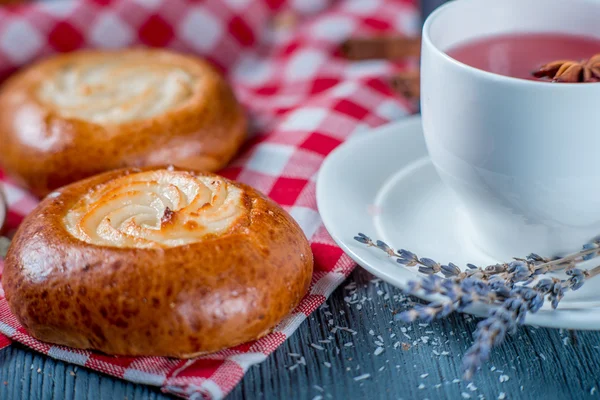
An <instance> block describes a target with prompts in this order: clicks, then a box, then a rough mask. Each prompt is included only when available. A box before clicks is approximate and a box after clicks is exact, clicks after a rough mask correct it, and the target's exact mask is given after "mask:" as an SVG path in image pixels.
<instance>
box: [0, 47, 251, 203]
mask: <svg viewBox="0 0 600 400" xmlns="http://www.w3.org/2000/svg"><path fill="white" fill-rule="evenodd" d="M245 135H246V118H245V116H244V113H243V110H242V108H241V106H240V105H239V104H238V102H237V100H236V98H235V96H234V93H233V92H232V90H231V88H230V86H229V85H228V84H227V82H225V80H224V79H223V78H222V77H221V75H220V74H219V73H217V72H216V71H215V70H214V69H213V68H212V67H211V66H210V65H209V64H208V63H207V62H205V61H203V60H202V59H199V58H196V57H193V56H187V55H183V54H178V53H174V52H171V51H167V50H159V49H128V50H120V51H98V50H96V51H94V50H86V51H78V52H73V53H67V54H62V55H57V56H53V57H51V58H49V59H46V60H44V61H41V62H39V63H37V64H34V65H32V66H30V67H29V68H26V69H25V70H23V71H21V72H19V73H17V74H15V75H14V76H12V77H11V78H10V79H9V80H8V81H7V82H6V83H5V84H4V85H3V87H2V90H1V91H0V164H2V165H3V167H4V169H5V170H6V171H7V172H8V173H9V174H11V175H12V176H13V177H14V178H15V179H16V180H17V181H19V182H20V183H21V184H22V185H24V186H25V187H27V188H29V190H30V191H32V192H33V193H34V194H35V195H37V196H40V197H42V196H44V195H46V194H47V193H49V192H50V191H52V190H54V189H56V188H59V187H61V186H64V185H66V184H68V183H71V182H75V181H77V180H80V179H83V178H86V177H89V176H92V175H94V174H97V173H100V172H105V171H109V170H112V169H117V168H123V167H142V166H151V165H164V164H174V165H177V166H180V167H182V168H190V169H200V170H206V171H216V170H219V169H221V168H222V167H224V166H225V165H226V164H227V163H228V162H229V161H230V160H231V159H232V157H233V156H234V155H235V154H236V152H237V150H238V149H239V147H240V146H241V144H242V142H243V141H244V138H245Z"/></svg>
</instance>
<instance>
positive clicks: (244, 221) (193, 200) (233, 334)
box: [2, 168, 313, 358]
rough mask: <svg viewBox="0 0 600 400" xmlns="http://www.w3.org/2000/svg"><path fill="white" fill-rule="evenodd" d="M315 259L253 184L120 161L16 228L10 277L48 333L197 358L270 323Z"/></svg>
mask: <svg viewBox="0 0 600 400" xmlns="http://www.w3.org/2000/svg"><path fill="white" fill-rule="evenodd" d="M312 269H313V258H312V253H311V249H310V246H309V243H308V241H307V240H306V237H305V236H304V234H303V232H302V230H301V229H300V227H299V226H298V224H297V223H296V222H295V221H294V220H293V219H292V218H291V217H290V215H289V214H287V213H286V212H285V211H284V210H283V209H282V208H281V207H279V206H278V205H277V204H275V203H274V202H272V201H271V200H269V199H267V198H266V197H264V196H263V195H261V194H260V193H258V192H257V191H255V190H254V189H252V188H250V187H248V186H246V185H243V184H240V183H235V182H232V181H230V180H227V179H225V178H223V177H220V176H218V175H214V174H211V173H200V172H193V171H189V170H181V169H177V168H145V169H123V170H117V171H112V172H107V173H103V174H100V175H97V176H94V177H91V178H88V179H86V180H83V181H80V182H76V183H73V184H71V185H68V186H66V187H64V188H61V189H60V190H58V191H56V192H53V193H51V194H50V195H49V196H47V197H46V198H45V199H44V200H43V201H42V202H41V203H40V204H39V206H38V207H37V208H36V209H35V210H34V211H33V212H31V214H29V215H28V216H27V217H26V218H25V220H24V221H23V223H22V224H21V226H20V227H19V229H18V231H17V233H16V235H15V237H14V239H13V242H12V244H11V246H10V248H9V251H8V254H7V256H6V259H5V264H4V273H3V277H2V284H3V287H4V290H5V292H6V298H7V300H8V303H9V305H10V307H11V310H12V312H13V313H14V315H15V316H16V317H17V319H18V320H19V321H20V322H21V324H22V325H23V326H24V327H25V328H26V329H27V330H28V332H29V333H30V334H31V335H32V336H34V337H35V338H37V339H39V340H42V341H45V342H50V343H55V344H61V345H66V346H70V347H74V348H80V349H94V350H98V351H101V352H104V353H107V354H114V355H128V356H171V357H180V358H188V357H192V356H196V355H199V354H203V353H210V352H214V351H218V350H221V349H223V348H227V347H231V346H235V345H238V344H241V343H244V342H248V341H250V340H253V339H257V338H259V337H261V336H263V335H265V334H267V333H268V332H270V331H271V330H272V329H273V328H274V327H275V325H277V324H278V323H279V322H280V321H281V320H282V319H283V317H284V316H286V315H287V314H288V313H289V312H290V311H291V310H292V309H293V308H295V307H296V306H297V305H298V303H299V302H300V300H301V298H302V297H303V296H304V294H305V293H306V291H307V289H308V287H309V283H310V280H311V276H312Z"/></svg>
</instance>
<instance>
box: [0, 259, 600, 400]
mask: <svg viewBox="0 0 600 400" xmlns="http://www.w3.org/2000/svg"><path fill="white" fill-rule="evenodd" d="M372 279H373V277H372V276H371V275H369V274H368V273H366V272H365V271H363V270H360V269H359V270H357V271H356V272H355V273H354V274H353V275H352V277H351V279H350V280H349V281H348V282H346V286H347V285H348V284H349V283H351V282H356V285H357V289H356V295H357V299H358V300H359V302H358V303H357V304H349V303H347V302H346V301H344V297H345V296H347V295H348V293H350V292H349V290H347V289H345V288H343V287H341V288H339V289H338V290H337V291H336V292H335V293H334V295H333V296H332V298H331V299H330V300H329V301H328V302H327V304H328V308H322V309H319V310H318V311H317V312H316V313H315V314H314V315H313V316H311V318H310V319H309V321H308V322H307V323H304V324H302V326H301V327H300V329H299V330H298V332H297V333H296V334H295V335H294V336H293V337H292V339H291V340H288V341H287V342H286V343H284V345H283V346H282V347H281V348H280V349H279V350H278V351H276V352H275V353H274V354H273V355H272V356H271V357H269V358H268V359H267V361H266V362H264V363H262V364H260V365H258V366H254V367H252V368H250V370H249V371H248V374H247V375H246V377H245V378H244V380H243V381H242V383H241V384H240V385H238V387H236V388H235V389H234V391H233V392H232V394H231V396H230V398H231V399H242V398H244V399H254V398H268V399H290V400H291V399H312V398H315V397H317V396H322V398H323V399H329V398H332V399H339V398H353V399H362V398H365V399H366V398H369V399H378V398H379V399H427V398H428V399H437V398H452V399H455V398H458V399H460V398H462V397H461V396H462V394H463V393H464V394H465V395H469V396H471V398H472V399H477V398H479V396H480V395H482V396H484V397H485V398H486V399H497V398H498V396H499V394H500V393H501V392H504V393H505V394H506V398H509V399H514V398H519V399H543V398H547V399H557V400H561V399H574V398H594V397H596V396H598V395H599V393H598V392H597V391H594V393H593V395H590V391H591V390H592V388H593V387H596V388H600V333H599V332H579V333H578V343H577V344H576V345H574V344H571V343H569V340H570V339H569V335H567V333H566V332H564V333H561V332H559V331H558V330H549V329H542V328H540V329H536V328H524V329H521V330H519V332H518V333H517V334H516V335H514V336H513V337H510V338H509V340H508V341H507V342H506V343H505V345H504V346H502V347H501V348H499V349H497V350H496V351H494V352H493V353H492V357H491V360H490V362H489V363H488V364H487V367H486V369H485V370H484V371H481V372H480V373H479V374H478V375H477V376H476V377H475V379H474V382H473V384H474V386H471V388H474V387H476V388H477V389H476V390H473V391H472V390H470V388H469V386H468V383H467V382H458V383H453V380H454V379H458V378H460V363H461V356H462V354H464V352H465V351H466V349H467V348H468V347H469V345H470V343H471V332H472V331H473V330H474V329H475V325H476V321H475V320H474V319H472V318H470V317H464V316H461V315H458V316H453V317H451V318H448V319H447V320H444V321H438V322H435V323H433V324H431V325H429V326H421V325H419V324H418V323H415V324H410V325H406V326H404V325H401V324H399V323H395V322H393V316H392V311H393V310H396V309H402V308H403V307H406V304H407V302H406V301H405V300H402V299H403V296H401V294H400V292H399V291H398V290H397V289H395V288H393V287H390V286H389V285H387V284H385V283H377V284H376V283H373V282H372ZM386 294H387V295H388V296H386ZM363 297H364V298H366V299H367V300H364V302H361V301H360V300H361V299H363ZM409 301H410V300H409ZM359 308H360V309H359ZM330 313H331V314H330ZM331 320H332V322H330V321H331ZM335 326H341V327H348V328H350V329H353V330H356V332H357V333H356V334H355V335H352V334H351V333H349V332H347V331H343V330H339V329H338V330H337V331H336V332H335V333H332V332H331V329H332V328H333V327H335ZM404 330H405V332H403V331H404ZM370 331H372V333H373V335H371V334H370ZM405 334H407V335H409V336H410V339H409V338H407V337H406V336H405ZM377 336H381V338H382V339H383V340H382V343H383V344H384V345H383V346H381V347H383V348H384V351H383V352H382V353H381V354H379V355H377V356H376V355H374V351H375V349H377V347H380V346H379V345H378V344H376V343H375V341H378V340H379V339H378V338H377ZM329 337H331V338H332V339H328V338H329ZM426 337H427V338H428V339H426ZM319 340H331V343H320V342H319ZM415 341H417V342H418V343H417V344H416V345H414V344H413V343H414V342H415ZM350 342H352V345H351V346H350V345H348V346H346V345H345V344H347V343H350ZM396 342H400V343H402V342H404V343H408V344H410V349H408V350H403V349H402V346H398V347H397V348H394V343H396ZM311 343H314V344H316V345H320V346H322V347H323V349H322V350H320V349H317V348H314V347H312V346H311ZM338 350H339V354H338ZM445 352H447V353H445ZM290 353H297V354H301V355H302V356H303V357H304V358H305V360H306V366H304V365H299V366H298V367H295V368H294V369H292V370H290V369H289V368H290V367H292V366H293V365H295V364H296V363H297V362H298V360H299V358H295V357H292V356H291V355H290ZM325 363H330V364H331V367H330V368H328V367H327V366H326V365H325ZM32 367H33V369H32ZM492 367H495V371H491V370H490V368H492ZM38 369H39V370H40V372H39V373H38V372H37V371H38ZM380 369H381V371H380ZM500 371H503V372H500ZM365 373H369V374H371V376H370V378H368V379H365V380H362V381H358V382H357V381H355V380H354V379H353V378H354V377H357V376H360V375H361V374H365ZM425 374H428V375H427V376H425ZM502 375H506V376H507V377H508V380H507V381H506V382H501V381H500V377H501V376H502ZM503 379H505V378H503ZM419 385H423V386H422V388H421V389H420V388H419ZM321 390H322V391H321ZM82 398H86V399H93V400H118V399H125V398H127V399H128V400H135V399H167V398H169V397H168V396H165V395H163V394H161V393H160V391H159V390H158V389H156V388H150V387H145V386H140V385H134V384H131V383H127V382H124V381H121V380H117V379H113V378H110V377H108V376H105V375H102V374H97V373H94V372H92V371H88V370H86V369H84V368H78V369H77V370H76V371H75V369H74V367H73V366H72V365H68V364H65V363H63V362H60V361H55V360H52V359H50V358H48V357H43V356H41V355H39V354H36V353H34V352H32V351H30V350H28V349H25V348H23V347H20V346H15V347H13V348H10V349H7V350H4V351H0V399H2V400H4V399H6V400H12V399H82Z"/></svg>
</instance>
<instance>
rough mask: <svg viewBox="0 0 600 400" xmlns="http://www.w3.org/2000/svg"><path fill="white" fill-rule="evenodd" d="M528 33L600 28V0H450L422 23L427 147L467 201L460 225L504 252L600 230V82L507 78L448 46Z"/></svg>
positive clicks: (545, 251)
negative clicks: (463, 57)
mask: <svg viewBox="0 0 600 400" xmlns="http://www.w3.org/2000/svg"><path fill="white" fill-rule="evenodd" d="M527 32H552V33H557V32H559V33H561V32H562V33H569V34H579V35H587V36H590V37H598V38H600V1H596V0H568V1H566V0H496V1H482V0H454V1H451V2H450V3H447V4H446V5H444V6H442V7H440V8H438V9H437V10H436V11H434V12H433V13H432V14H431V15H430V16H429V18H428V19H427V20H426V22H425V25H424V27H423V44H422V55H421V57H422V58H421V112H422V118H423V130H424V133H425V139H426V143H427V147H428V151H429V155H430V157H431V159H432V161H433V163H434V165H435V167H436V169H437V171H438V173H439V175H440V176H441V178H442V180H443V182H444V183H445V184H446V185H447V186H449V187H450V188H451V189H452V190H453V191H454V192H455V193H456V195H457V196H458V198H459V199H460V203H461V204H462V205H463V206H464V210H465V211H466V214H467V215H468V218H467V220H468V221H466V222H467V224H465V226H468V227H469V229H468V231H467V232H468V233H466V234H468V235H470V237H471V240H472V241H473V242H474V243H475V244H476V245H477V246H478V247H479V248H480V249H482V250H483V251H484V252H486V253H487V254H488V255H490V256H492V257H494V258H497V259H502V260H506V259H510V257H516V256H525V255H527V254H529V253H530V252H536V253H538V254H540V255H545V256H551V255H556V254H560V253H566V252H573V251H577V250H578V249H580V247H581V245H582V244H584V243H586V242H588V241H589V240H591V239H592V238H594V237H595V236H597V235H600V83H591V84H565V83H549V82H539V81H528V80H524V79H517V78H511V77H506V76H501V75H496V74H493V73H490V72H486V71H482V70H479V69H476V68H472V67H470V66H467V65H465V64H462V63H460V62H458V61H456V60H454V59H452V58H450V57H449V56H448V55H447V54H446V53H445V52H446V51H447V50H449V49H451V48H453V47H455V46H456V45H459V44H461V43H465V42H468V41H470V40H474V39H481V38H483V37H486V36H494V35H498V34H514V33H527ZM548 61H552V60H548ZM454 211H455V210H449V212H454Z"/></svg>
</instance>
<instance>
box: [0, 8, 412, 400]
mask: <svg viewBox="0 0 600 400" xmlns="http://www.w3.org/2000/svg"><path fill="white" fill-rule="evenodd" d="M290 20H295V21H296V24H295V26H294V27H293V28H290V27H287V28H286V23H285V22H286V21H288V22H289V21H290ZM417 28H418V15H417V12H416V8H415V6H414V4H413V0H388V1H383V0H368V1H367V0H346V1H342V0H340V1H332V0H290V1H286V0H258V1H252V0H226V1H225V0H206V1H200V2H197V1H185V0H137V1H133V0H130V1H115V0H112V1H111V0H97V1H57V2H46V3H40V4H34V5H28V6H21V7H16V8H7V9H2V10H0V78H1V77H6V76H7V75H8V74H9V73H10V72H12V71H14V70H15V69H17V68H19V67H20V66H22V65H24V64H27V63H29V62H31V61H33V60H35V59H38V58H40V57H43V56H47V55H49V54H52V53H54V52H64V51H71V50H75V49H79V48H83V47H96V48H114V47H124V46H131V45H146V46H165V47H169V48H172V49H175V50H179V51H183V52H191V53H195V54H200V55H202V56H205V57H207V58H208V59H209V60H210V61H212V62H213V63H214V64H216V65H217V66H218V67H219V68H221V70H222V71H223V72H224V73H226V74H227V76H228V78H229V79H230V81H231V82H232V83H233V85H234V88H235V90H236V92H237V95H238V97H239V99H240V100H241V101H242V102H243V103H244V105H245V106H246V107H247V109H248V111H249V113H250V115H251V120H252V129H251V130H252V135H251V138H250V139H249V140H248V142H247V144H246V146H245V147H244V148H243V150H242V151H241V153H240V155H239V157H237V159H236V160H235V161H234V162H233V163H232V164H231V165H230V166H229V167H228V168H226V169H225V170H223V171H222V172H221V173H222V174H223V175H224V176H226V177H229V178H232V179H236V180H239V181H241V182H244V183H247V184H250V185H252V186H254V187H255V188H257V189H258V190H260V191H262V192H263V193H266V194H268V195H269V196H270V197H271V198H273V199H274V200H275V201H277V202H278V203H279V204H281V205H282V206H283V207H284V208H285V209H286V210H287V211H288V212H289V213H290V214H291V215H292V216H293V217H294V218H295V219H296V220H297V221H298V222H299V224H300V225H301V227H302V229H303V230H304V232H305V233H306V235H307V237H309V238H310V241H311V245H312V250H313V252H314V256H315V261H316V269H315V273H314V276H313V280H312V286H311V289H310V292H309V293H308V294H307V296H306V297H305V298H304V299H303V301H302V303H301V304H300V305H299V306H298V307H297V309H296V310H294V312H292V314H291V315H289V316H288V317H287V318H286V319H285V320H284V321H283V322H281V324H280V325H279V326H278V327H277V328H276V329H275V331H274V332H273V333H272V334H270V335H268V336H267V337H265V338H262V339H260V340H258V341H255V342H252V343H247V344H244V345H241V346H237V347H235V348H232V349H227V350H223V351H221V352H219V353H216V354H212V355H208V356H204V357H200V358H197V359H193V360H175V359H168V358H159V357H139V358H131V357H109V356H105V355H101V354H98V353H95V352H90V351H81V350H75V349H70V348H66V347H62V346H54V345H50V344H46V343H42V342H39V341H37V340H35V339H33V338H32V337H31V336H29V335H28V334H27V332H26V331H25V330H24V329H23V327H22V326H21V325H20V324H19V323H18V322H17V320H16V319H15V318H14V316H13V315H12V314H11V312H10V310H9V308H8V304H7V302H6V300H5V299H4V293H3V292H2V290H1V287H0V332H1V333H0V348H1V347H4V346H7V345H9V344H10V341H11V340H12V341H17V342H20V343H23V344H25V345H26V346H29V347H31V348H33V349H35V350H37V351H39V352H42V353H44V354H47V355H49V356H51V357H54V358H57V359H61V360H64V361H67V362H70V363H74V364H77V365H81V366H85V367H88V368H91V369H94V370H96V371H100V372H103V373H106V374H110V375H113V376H116V377H119V378H122V379H126V380H130V381H133V382H138V383H143V384H149V385H156V386H160V387H161V388H162V390H163V391H165V392H169V393H173V394H176V395H179V396H182V397H188V398H198V397H204V398H210V399H218V398H222V397H224V396H225V395H226V394H227V393H228V392H229V391H230V390H231V389H232V388H233V387H234V386H235V385H236V384H237V383H238V382H239V381H240V379H241V378H242V377H243V375H244V372H245V371H246V370H247V369H248V368H249V367H250V366H251V365H253V364H255V363H259V362H262V361H263V360H265V358H266V357H267V356H268V355H269V354H270V353H271V352H273V351H274V350H275V349H276V348H277V347H278V346H279V345H280V344H281V343H283V342H284V341H285V340H286V339H287V338H288V337H289V336H290V335H291V334H292V333H293V332H294V331H295V330H296V329H297V327H298V326H299V325H300V324H301V323H302V322H303V321H304V320H305V319H306V317H307V315H309V314H310V313H312V312H313V311H314V310H315V309H316V308H317V307H318V306H319V305H320V304H322V303H323V302H324V301H325V299H326V298H327V297H328V296H329V295H330V294H331V292H332V291H333V290H334V289H335V288H336V287H337V286H338V285H339V284H340V283H341V282H342V281H343V280H344V279H345V278H346V277H347V276H348V274H349V273H350V272H351V270H352V269H353V267H354V265H353V263H352V261H351V260H350V259H349V258H348V257H346V256H344V255H343V253H342V251H341V250H340V249H339V248H338V247H337V246H335V243H334V242H333V240H332V239H331V237H330V236H329V235H328V234H327V232H326V230H325V228H324V227H323V225H322V223H321V219H320V217H319V214H318V212H317V206H316V200H315V182H316V177H317V172H318V169H319V166H320V165H321V163H322V162H323V159H324V158H325V156H326V155H327V154H328V153H329V152H330V151H332V150H333V149H334V148H335V147H336V146H337V145H339V144H340V143H341V142H343V141H344V140H346V139H348V138H349V137H350V136H352V135H354V134H356V133H358V132H361V131H364V130H365V129H368V128H370V127H374V126H376V125H380V124H383V123H386V122H388V121H390V120H394V119H398V118H401V117H403V116H404V115H406V114H407V113H408V112H410V106H409V104H408V102H406V101H405V100H403V99H401V98H398V97H395V96H394V95H393V93H392V92H391V90H390V88H389V87H388V85H387V83H386V77H388V76H389V75H391V74H393V73H395V72H398V71H399V70H401V69H402V68H403V66H402V65H399V64H393V63H390V62H386V61H365V62H355V63H351V62H348V61H346V60H345V59H343V58H341V57H340V56H339V45H340V43H341V42H342V41H343V40H344V39H345V38H347V37H348V36H349V35H356V34H371V33H377V32H403V33H410V34H416V33H418V32H417ZM0 146H1V143H0ZM0 181H2V182H3V183H4V189H5V192H6V196H7V199H8V203H9V214H8V224H9V227H10V228H16V227H17V226H18V224H19V223H20V221H21V220H22V218H23V216H24V215H26V214H27V213H28V212H29V211H31V209H32V208H33V207H35V205H36V201H35V200H34V199H33V198H32V197H30V196H29V195H28V194H27V193H25V192H23V191H22V190H21V189H19V188H18V187H17V186H15V185H14V184H12V183H11V181H10V179H9V178H8V177H6V176H4V175H3V174H2V172H1V171H0ZM1 268H2V263H1V261H0V273H1ZM2 334H3V335H2Z"/></svg>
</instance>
